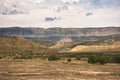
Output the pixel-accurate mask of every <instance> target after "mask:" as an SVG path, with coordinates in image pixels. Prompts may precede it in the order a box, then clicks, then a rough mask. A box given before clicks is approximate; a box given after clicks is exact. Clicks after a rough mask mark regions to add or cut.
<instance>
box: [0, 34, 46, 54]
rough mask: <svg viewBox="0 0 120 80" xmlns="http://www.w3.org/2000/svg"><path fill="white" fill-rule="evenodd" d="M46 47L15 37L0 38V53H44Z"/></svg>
mask: <svg viewBox="0 0 120 80" xmlns="http://www.w3.org/2000/svg"><path fill="white" fill-rule="evenodd" d="M45 50H46V47H45V46H43V45H40V44H39V43H34V42H32V41H30V40H26V39H24V38H22V37H17V36H12V37H10V36H0V52H1V53H5V52H6V53H8V52H9V53H10V52H14V53H15V52H44V51H45Z"/></svg>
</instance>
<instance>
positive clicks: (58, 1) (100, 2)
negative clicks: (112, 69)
mask: <svg viewBox="0 0 120 80" xmlns="http://www.w3.org/2000/svg"><path fill="white" fill-rule="evenodd" d="M15 26H19V27H43V28H49V27H108V26H117V27H120V0H0V27H15Z"/></svg>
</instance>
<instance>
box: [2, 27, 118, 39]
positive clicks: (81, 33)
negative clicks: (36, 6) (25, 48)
mask: <svg viewBox="0 0 120 80" xmlns="http://www.w3.org/2000/svg"><path fill="white" fill-rule="evenodd" d="M0 35H8V36H22V37H26V38H28V39H37V40H52V41H60V40H62V39H64V38H70V39H71V40H84V39H85V40H87V39H101V38H105V37H107V38H114V37H118V38H119V37H120V27H102V28H47V29H45V28H21V27H10V28H0Z"/></svg>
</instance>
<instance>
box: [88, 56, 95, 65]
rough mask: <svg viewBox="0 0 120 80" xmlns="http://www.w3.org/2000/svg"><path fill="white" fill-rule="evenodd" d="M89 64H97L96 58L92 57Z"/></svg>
mask: <svg viewBox="0 0 120 80" xmlns="http://www.w3.org/2000/svg"><path fill="white" fill-rule="evenodd" d="M88 63H90V64H95V63H96V59H95V57H93V56H90V57H89V58H88Z"/></svg>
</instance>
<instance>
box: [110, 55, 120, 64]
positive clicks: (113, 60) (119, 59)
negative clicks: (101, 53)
mask: <svg viewBox="0 0 120 80" xmlns="http://www.w3.org/2000/svg"><path fill="white" fill-rule="evenodd" d="M111 61H112V62H113V63H120V56H116V57H113V58H112V60H111Z"/></svg>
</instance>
